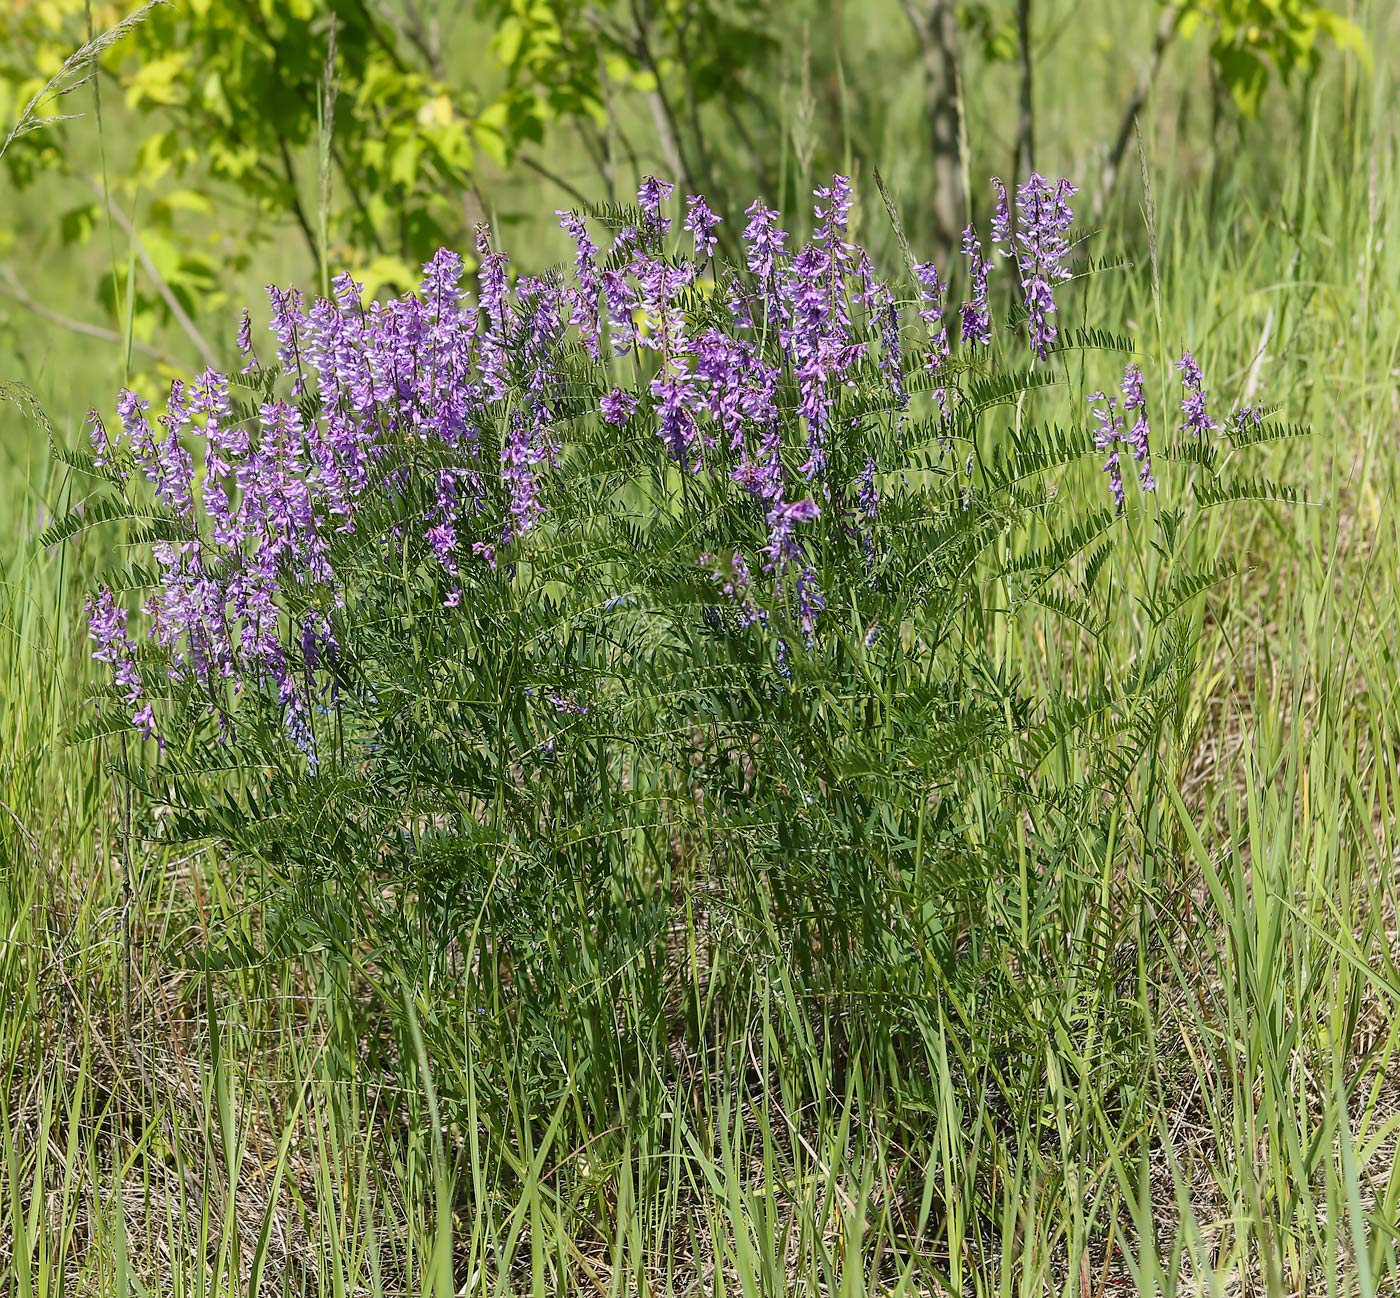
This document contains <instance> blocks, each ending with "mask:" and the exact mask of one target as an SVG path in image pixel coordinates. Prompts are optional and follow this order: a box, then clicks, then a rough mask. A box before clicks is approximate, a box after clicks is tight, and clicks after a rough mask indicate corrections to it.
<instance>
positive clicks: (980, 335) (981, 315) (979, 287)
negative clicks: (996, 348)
mask: <svg viewBox="0 0 1400 1298" xmlns="http://www.w3.org/2000/svg"><path fill="white" fill-rule="evenodd" d="M962 251H963V255H964V256H965V257H966V258H967V259H968V263H969V265H968V273H969V275H970V277H971V280H972V300H971V301H970V302H964V303H963V304H962V306H961V307H960V308H959V315H960V316H961V319H962V340H963V344H964V345H965V346H968V347H975V346H976V345H977V344H979V343H980V344H981V345H982V346H983V347H987V346H990V344H991V341H992V313H991V307H990V306H989V304H988V300H987V277H988V275H989V274H990V273H991V269H992V263H991V262H990V261H989V260H988V259H987V258H986V257H984V256H983V255H982V241H981V240H980V239H979V238H978V237H977V232H976V231H975V230H974V229H973V228H972V226H970V225H969V226H968V227H967V229H966V230H964V231H963V236H962Z"/></svg>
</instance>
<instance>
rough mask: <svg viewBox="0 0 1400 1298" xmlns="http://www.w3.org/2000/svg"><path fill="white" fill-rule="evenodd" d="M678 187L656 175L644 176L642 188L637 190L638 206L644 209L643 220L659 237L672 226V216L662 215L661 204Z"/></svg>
mask: <svg viewBox="0 0 1400 1298" xmlns="http://www.w3.org/2000/svg"><path fill="white" fill-rule="evenodd" d="M675 191H676V187H675V186H674V185H672V184H669V183H668V182H667V181H664V180H657V178H656V177H655V176H643V177H642V185H641V188H640V189H638V190H637V206H638V207H640V208H641V209H642V220H643V221H644V222H645V224H646V228H647V229H648V230H649V231H650V232H651V233H652V234H654V235H656V236H657V237H660V236H662V235H664V234H665V233H666V232H667V231H668V230H669V229H670V228H671V218H670V217H669V216H662V215H661V204H662V203H664V202H665V201H666V200H667V199H668V198H670V197H671V195H672V194H673V193H675Z"/></svg>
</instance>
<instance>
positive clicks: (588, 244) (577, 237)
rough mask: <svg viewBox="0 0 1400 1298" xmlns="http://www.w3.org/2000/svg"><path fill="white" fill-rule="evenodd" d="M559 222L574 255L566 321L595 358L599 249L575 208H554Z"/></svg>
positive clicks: (599, 286) (599, 282)
mask: <svg viewBox="0 0 1400 1298" xmlns="http://www.w3.org/2000/svg"><path fill="white" fill-rule="evenodd" d="M554 215H555V216H557V217H558V218H559V224H560V225H561V226H562V227H563V228H564V229H565V230H567V231H568V234H569V237H570V238H571V239H572V240H573V241H574V246H575V248H576V249H577V256H576V258H575V260H574V273H575V283H574V286H573V287H572V288H571V289H570V290H569V292H568V300H569V303H570V307H571V311H570V316H569V323H570V324H572V325H573V326H574V328H576V329H577V330H578V331H579V336H580V337H581V338H582V339H583V345H584V346H585V347H586V348H587V349H588V354H589V355H590V356H591V357H592V358H593V359H594V360H595V361H596V360H598V359H599V356H600V352H599V347H598V298H599V295H600V293H601V292H602V287H603V285H602V277H601V276H600V275H599V273H598V268H597V266H596V264H595V262H594V258H596V257H597V255H598V249H597V248H596V247H595V246H594V244H593V241H592V240H591V239H590V238H589V237H588V227H587V226H586V225H584V223H583V217H581V216H580V215H579V214H578V213H577V212H555V214H554Z"/></svg>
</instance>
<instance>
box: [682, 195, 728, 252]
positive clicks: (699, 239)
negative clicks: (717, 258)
mask: <svg viewBox="0 0 1400 1298" xmlns="http://www.w3.org/2000/svg"><path fill="white" fill-rule="evenodd" d="M685 208H686V211H685V229H686V230H688V231H689V232H690V233H691V234H693V235H694V236H695V255H696V256H697V257H701V256H704V257H713V256H714V255H715V248H716V246H717V245H718V243H719V240H718V239H716V238H715V229H716V227H717V226H718V225H719V223H720V221H721V220H723V218H722V217H718V216H716V215H715V214H714V213H713V212H712V211H711V210H710V205H709V204H708V203H706V202H705V200H704V198H703V197H702V196H701V195H699V194H689V195H687V196H686V200H685Z"/></svg>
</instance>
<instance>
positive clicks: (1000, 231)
mask: <svg viewBox="0 0 1400 1298" xmlns="http://www.w3.org/2000/svg"><path fill="white" fill-rule="evenodd" d="M992 188H993V189H995V190H996V192H997V205H996V210H995V211H994V212H993V213H992V247H993V248H994V249H995V250H996V251H997V252H999V253H1001V255H1002V256H1003V257H1004V258H1005V259H1006V260H1007V261H1010V260H1011V259H1012V257H1013V256H1014V255H1015V253H1014V247H1013V244H1012V240H1011V206H1010V204H1009V203H1008V202H1007V200H1006V186H1005V185H1003V184H1002V183H1001V181H1000V180H998V179H997V178H996V177H995V176H993V177H992Z"/></svg>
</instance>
